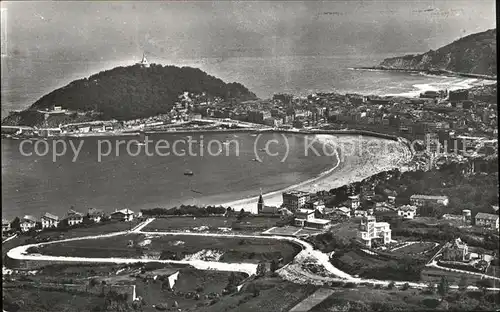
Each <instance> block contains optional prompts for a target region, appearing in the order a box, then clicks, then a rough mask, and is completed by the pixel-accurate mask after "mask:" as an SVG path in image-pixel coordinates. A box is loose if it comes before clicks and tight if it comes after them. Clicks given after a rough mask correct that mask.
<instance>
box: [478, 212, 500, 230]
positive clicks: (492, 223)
mask: <svg viewBox="0 0 500 312" xmlns="http://www.w3.org/2000/svg"><path fill="white" fill-rule="evenodd" d="M498 219H499V217H498V215H496V214H491V213H484V212H478V213H477V214H476V217H475V218H474V220H475V223H476V225H478V226H481V227H484V228H489V229H492V230H497V231H498Z"/></svg>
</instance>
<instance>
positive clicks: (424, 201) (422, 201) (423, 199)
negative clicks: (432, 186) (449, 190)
mask: <svg viewBox="0 0 500 312" xmlns="http://www.w3.org/2000/svg"><path fill="white" fill-rule="evenodd" d="M448 202H449V200H448V196H434V195H412V196H411V197H410V204H412V205H413V206H417V207H422V206H425V205H429V204H438V205H443V206H448Z"/></svg>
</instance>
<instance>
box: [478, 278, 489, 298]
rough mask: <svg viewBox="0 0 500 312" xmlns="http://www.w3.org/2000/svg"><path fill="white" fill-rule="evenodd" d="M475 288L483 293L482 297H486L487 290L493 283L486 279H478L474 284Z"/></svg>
mask: <svg viewBox="0 0 500 312" xmlns="http://www.w3.org/2000/svg"><path fill="white" fill-rule="evenodd" d="M476 286H477V287H478V288H479V289H480V290H481V291H482V292H483V295H486V292H487V291H488V288H491V287H493V283H492V282H491V280H488V279H480V280H479V281H477V282H476Z"/></svg>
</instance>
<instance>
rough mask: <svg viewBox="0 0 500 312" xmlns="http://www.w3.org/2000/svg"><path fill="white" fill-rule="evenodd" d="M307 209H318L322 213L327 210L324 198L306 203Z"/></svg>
mask: <svg viewBox="0 0 500 312" xmlns="http://www.w3.org/2000/svg"><path fill="white" fill-rule="evenodd" d="M306 208H307V209H312V210H318V211H319V212H321V213H324V211H325V203H324V202H323V201H322V200H314V201H309V202H307V203H306Z"/></svg>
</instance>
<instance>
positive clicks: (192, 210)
mask: <svg viewBox="0 0 500 312" xmlns="http://www.w3.org/2000/svg"><path fill="white" fill-rule="evenodd" d="M231 211H232V209H231V207H228V208H225V207H222V206H206V207H199V206H196V205H181V206H180V207H173V208H152V209H141V212H142V215H143V216H146V217H153V216H184V215H190V216H195V217H198V216H200V217H201V216H209V215H223V214H226V213H228V212H231Z"/></svg>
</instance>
